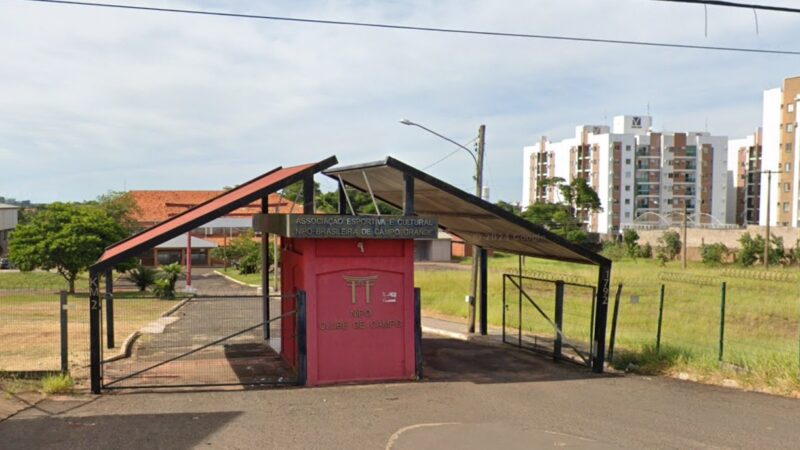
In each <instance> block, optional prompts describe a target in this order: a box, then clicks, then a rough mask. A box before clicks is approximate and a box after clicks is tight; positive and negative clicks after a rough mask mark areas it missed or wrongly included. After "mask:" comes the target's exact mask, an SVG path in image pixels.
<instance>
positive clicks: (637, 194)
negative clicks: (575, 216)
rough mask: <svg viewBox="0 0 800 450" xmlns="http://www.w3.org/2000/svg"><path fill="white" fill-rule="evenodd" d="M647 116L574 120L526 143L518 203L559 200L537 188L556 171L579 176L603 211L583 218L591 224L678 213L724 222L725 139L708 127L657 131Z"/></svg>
mask: <svg viewBox="0 0 800 450" xmlns="http://www.w3.org/2000/svg"><path fill="white" fill-rule="evenodd" d="M651 128H652V118H651V117H649V116H617V117H615V118H614V121H613V127H612V128H611V129H609V127H608V126H602V125H600V126H597V125H584V126H578V127H576V133H575V137H572V138H568V139H565V140H562V141H559V142H551V141H548V140H547V139H546V138H542V139H541V140H540V141H539V142H538V143H537V144H535V145H532V146H528V147H524V149H523V180H524V181H523V192H522V198H523V203H522V204H523V206H528V205H531V204H533V203H535V202H554V201H560V200H561V199H560V198H559V197H560V196H559V195H558V192H557V190H556V189H554V188H553V187H552V186H551V187H542V185H541V184H542V181H543V180H545V179H547V178H549V177H553V176H558V177H561V178H564V179H565V180H566V181H567V182H569V181H571V180H573V179H574V178H576V177H583V178H586V180H587V181H588V182H589V184H590V185H591V186H592V187H593V188H594V189H595V191H597V193H598V196H599V197H600V202H601V205H602V208H603V210H602V211H601V212H598V213H594V214H591V215H590V216H589V217H587V220H586V221H585V222H586V225H587V229H588V230H589V231H593V232H598V233H615V232H618V231H619V230H620V229H621V228H625V227H628V226H634V225H648V224H649V225H656V224H663V223H664V221H665V220H668V221H674V220H679V217H677V215H676V214H675V213H674V212H675V211H676V210H677V211H678V212H679V213H680V214H682V212H683V207H684V205H685V206H686V209H687V212H688V214H689V217H690V218H691V220H693V221H694V222H696V223H701V224H723V223H725V221H726V217H727V213H728V210H727V200H728V199H727V196H728V192H727V181H728V180H727V178H728V173H727V171H728V154H727V153H728V150H727V148H728V139H727V137H724V136H712V135H710V134H709V133H705V132H688V133H678V132H675V133H672V132H670V133H657V132H654V131H652V129H651Z"/></svg>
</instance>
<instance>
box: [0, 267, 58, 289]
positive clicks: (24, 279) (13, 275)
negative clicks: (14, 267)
mask: <svg viewBox="0 0 800 450" xmlns="http://www.w3.org/2000/svg"><path fill="white" fill-rule="evenodd" d="M66 288H67V281H66V280H65V279H64V277H62V276H61V275H59V274H57V273H53V272H41V271H35V272H4V271H0V289H56V290H58V289H66Z"/></svg>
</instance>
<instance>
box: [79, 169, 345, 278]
mask: <svg viewBox="0 0 800 450" xmlns="http://www.w3.org/2000/svg"><path fill="white" fill-rule="evenodd" d="M336 162H337V161H336V157H335V156H331V157H330V158H327V159H324V160H322V161H320V162H317V163H311V164H303V165H300V166H294V167H286V168H281V167H278V168H276V169H273V170H271V171H269V172H267V173H265V174H263V175H260V176H258V177H256V178H253V179H252V180H250V181H247V182H245V183H243V184H241V185H239V186H237V187H235V188H233V189H231V190H229V191H225V192H223V193H222V194H220V195H218V196H216V197H214V198H212V199H210V200H208V201H206V202H204V203H201V204H199V205H197V206H195V207H193V208H190V209H188V210H186V211H184V212H182V213H181V214H178V215H177V216H174V217H170V218H169V219H167V220H165V221H163V222H161V223H158V224H156V225H154V226H152V227H150V228H148V229H146V230H144V231H142V232H140V233H137V234H135V235H133V236H131V237H129V238H127V239H125V240H122V241H119V242H117V243H116V244H114V245H112V246H110V247H108V248H106V250H105V252H103V255H102V256H100V259H98V260H97V262H96V263H94V265H92V267H91V269H92V270H95V271H99V270H104V269H106V268H108V267H111V266H113V265H114V264H117V263H119V262H120V261H123V260H125V259H127V258H130V257H132V256H136V255H138V254H139V253H141V252H142V251H143V250H146V249H148V248H152V247H155V246H156V245H158V244H161V243H163V242H166V241H168V240H170V239H172V238H174V237H176V236H179V235H181V234H183V233H186V232H188V231H191V230H193V229H195V228H197V227H198V226H200V225H202V224H204V223H207V222H209V221H211V220H213V219H216V218H218V217H222V216H224V215H225V214H227V213H229V212H231V211H233V210H235V209H237V208H240V207H242V206H245V205H248V204H250V203H252V202H254V201H256V200H258V199H260V198H263V197H264V196H266V195H269V194H270V193H271V192H275V191H277V190H278V189H282V188H284V187H286V186H289V185H290V184H293V183H295V182H297V181H300V180H302V179H304V178H306V177H309V176H313V175H314V174H315V173H317V172H320V171H322V170H325V169H327V168H329V167H331V166H333V165H334V164H336Z"/></svg>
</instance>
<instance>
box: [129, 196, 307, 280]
mask: <svg viewBox="0 0 800 450" xmlns="http://www.w3.org/2000/svg"><path fill="white" fill-rule="evenodd" d="M223 192H224V191H128V196H129V197H130V198H131V199H132V200H133V201H134V203H135V204H136V207H137V211H136V212H135V214H134V218H135V219H136V221H137V222H138V223H139V225H140V226H141V227H142V228H143V229H144V228H149V227H151V226H153V225H155V224H157V223H159V222H162V221H164V220H166V219H169V218H170V217H173V216H176V215H178V214H180V213H182V212H184V211H186V210H187V209H189V208H192V207H194V206H197V205H199V204H200V203H203V202H205V201H208V200H209V199H211V198H214V197H216V196H218V195H220V194H222V193H223ZM260 212H261V203H260V202H255V203H251V204H249V205H247V206H244V207H242V208H239V209H237V210H235V211H233V212H231V213H230V214H228V215H226V216H224V217H220V218H218V219H215V220H212V221H211V222H209V223H207V224H205V225H203V226H201V227H199V228H197V229H195V230H193V231H192V233H191V234H192V266H195V267H221V266H222V265H223V262H222V261H218V260H215V259H213V258H211V250H212V249H214V248H216V247H218V246H224V245H227V243H228V241H229V240H230V239H232V238H234V237H236V236H238V235H240V234H242V233H243V232H245V231H246V230H250V229H252V216H253V214H257V213H260ZM269 212H274V213H284V214H288V213H290V212H291V213H302V212H303V205H300V204H296V203H294V202H292V201H291V200H288V199H286V198H284V197H282V196H281V195H279V194H270V195H269ZM139 258H140V259H141V263H142V265H145V266H159V265H162V264H170V263H173V262H178V263H180V264H182V265H183V264H185V263H186V235H183V236H179V237H176V238H174V239H170V240H169V241H167V242H164V243H163V244H160V245H158V246H156V247H155V248H154V249H150V250H148V251H146V252H145V253H143V254H142V255H140V256H139Z"/></svg>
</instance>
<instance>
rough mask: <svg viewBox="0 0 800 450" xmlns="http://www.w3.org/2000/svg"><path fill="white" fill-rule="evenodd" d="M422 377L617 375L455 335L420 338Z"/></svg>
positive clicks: (508, 379)
mask: <svg viewBox="0 0 800 450" xmlns="http://www.w3.org/2000/svg"><path fill="white" fill-rule="evenodd" d="M422 351H423V355H424V379H425V380H426V381H434V382H436V381H470V382H473V383H518V382H526V381H557V380H579V379H596V378H598V377H610V376H617V375H609V374H603V375H600V374H595V373H592V372H591V371H590V370H589V368H587V367H581V366H578V365H576V364H572V363H569V362H554V361H552V360H551V359H548V358H547V357H544V356H541V355H537V354H533V353H531V352H529V351H525V350H518V349H516V348H512V347H509V348H502V347H494V346H487V345H480V344H475V343H470V342H465V341H460V340H456V339H448V338H434V337H425V338H424V339H423V340H422Z"/></svg>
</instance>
